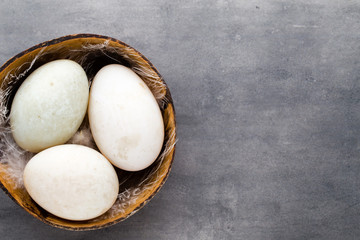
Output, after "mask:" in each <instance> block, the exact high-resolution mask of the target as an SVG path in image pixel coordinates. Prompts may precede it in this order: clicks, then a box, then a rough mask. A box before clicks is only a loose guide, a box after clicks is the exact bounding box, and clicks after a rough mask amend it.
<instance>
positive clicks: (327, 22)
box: [0, 0, 360, 240]
mask: <svg viewBox="0 0 360 240" xmlns="http://www.w3.org/2000/svg"><path fill="white" fill-rule="evenodd" d="M84 32H86V33H97V34H103V35H108V36H112V37H114V38H117V39H120V40H122V41H124V42H126V43H128V44H130V45H131V46H133V47H135V48H136V49H138V50H139V51H140V52H142V53H143V54H144V55H145V56H147V57H148V58H149V59H150V60H151V61H152V63H153V64H154V65H155V66H156V67H157V68H158V70H159V71H160V73H161V74H162V75H163V76H164V78H165V80H166V81H167V83H168V85H169V87H170V89H171V92H172V94H173V98H174V101H175V107H176V111H177V122H178V138H179V142H178V144H177V151H176V158H175V162H174V165H173V169H172V172H171V174H170V177H169V179H168V181H167V182H166V184H165V185H164V187H163V188H162V190H161V191H160V192H159V193H158V194H157V195H156V197H155V198H154V199H153V200H152V201H151V202H150V203H149V204H148V205H147V206H146V207H145V208H143V209H142V210H141V211H139V212H138V213H136V214H135V215H134V216H132V217H131V218H129V219H128V220H126V221H125V222H122V223H119V224H117V225H115V226H112V227H109V228H106V229H103V230H98V231H92V232H69V231H64V230H60V229H55V228H52V227H50V226H47V225H45V224H43V223H42V222H40V221H38V220H36V219H34V218H33V217H32V216H30V215H29V214H27V213H26V212H25V211H23V210H22V209H21V208H20V207H19V206H17V205H16V204H15V203H13V202H12V201H11V200H10V199H9V198H8V197H7V196H6V195H5V194H4V193H1V194H0V202H1V204H0V239H1V240H7V239H55V240H56V239H174V240H177V239H248V240H252V239H271V240H279V239H359V235H360V227H359V222H360V189H359V184H360V176H359V172H360V70H359V69H360V68H359V65H360V62H359V56H360V2H359V1H340V0H334V1H328V0H316V1H305V0H301V1H286V0H277V1H275V0H272V1H260V0H255V1H241V0H238V1H235V0H234V1H226V0H218V1H215V0H211V1H205V0H204V1H179V0H176V1H165V0H161V1H146V0H142V1H116V0H112V1H85V0H78V1H70V0H69V1H40V0H32V1H13V0H12V1H9V0H2V1H0V43H1V44H0V62H1V63H4V62H5V61H6V60H7V59H9V58H10V57H12V56H13V55H15V54H17V53H18V52H20V51H22V50H24V49H26V48H28V47H31V46H33V45H35V44H37V43H40V42H43V41H45V40H49V39H52V38H56V37H60V36H63V35H67V34H73V33H84Z"/></svg>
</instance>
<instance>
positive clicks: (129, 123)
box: [88, 64, 164, 171]
mask: <svg viewBox="0 0 360 240" xmlns="http://www.w3.org/2000/svg"><path fill="white" fill-rule="evenodd" d="M88 115H89V122H90V128H91V132H92V134H93V137H94V140H95V142H96V145H97V146H98V148H99V149H100V151H101V153H102V154H104V155H105V156H106V157H107V158H108V159H109V160H110V161H111V162H112V163H113V164H114V165H115V166H117V167H119V168H121V169H123V170H127V171H138V170H142V169H144V168H146V167H148V166H149V165H151V164H152V163H153V162H154V161H155V160H156V158H157V156H158V155H159V153H160V151H161V148H162V145H163V141H164V123H163V118H162V115H161V111H160V108H159V106H158V104H157V102H156V100H155V98H154V95H153V94H152V92H151V91H150V89H149V88H148V87H147V85H146V84H145V83H144V82H143V81H142V79H141V78H140V77H139V76H138V75H137V74H136V73H134V72H133V71H132V70H131V69H129V68H127V67H125V66H122V65H119V64H111V65H107V66H105V67H103V68H102V69H100V71H99V72H98V73H97V74H96V76H95V78H94V80H93V83H92V86H91V89H90V98H89V109H88Z"/></svg>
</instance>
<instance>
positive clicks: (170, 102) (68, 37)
mask: <svg viewBox="0 0 360 240" xmlns="http://www.w3.org/2000/svg"><path fill="white" fill-rule="evenodd" d="M86 38H98V39H103V40H109V41H112V42H117V43H119V44H121V45H124V46H125V47H128V48H130V49H132V50H133V51H135V52H136V53H137V54H138V55H139V56H140V57H141V58H142V59H144V61H145V62H146V63H148V64H149V66H150V67H151V68H152V70H153V71H155V73H156V74H157V75H158V76H159V78H160V80H161V81H162V82H163V83H164V85H165V87H166V98H167V100H168V101H166V102H165V103H164V107H163V108H164V109H166V108H167V107H168V105H171V107H172V111H173V116H174V137H175V143H174V148H173V154H172V156H171V159H170V163H169V167H168V170H167V172H166V174H165V176H164V178H163V179H162V181H161V182H160V184H159V185H158V186H157V187H156V188H155V190H154V192H153V193H152V194H151V195H150V196H149V197H148V198H146V199H145V200H144V201H143V202H142V203H141V204H140V205H139V206H137V207H136V208H135V209H134V210H133V211H131V212H130V213H128V214H127V215H126V216H124V217H121V218H118V219H115V220H114V221H112V222H108V223H106V224H100V225H94V226H91V227H69V226H64V225H61V224H57V223H53V222H51V221H48V220H47V219H46V218H41V217H39V216H38V215H36V214H34V213H33V212H30V211H29V210H28V209H26V208H24V207H23V206H22V205H21V204H20V203H19V202H18V201H17V200H16V199H15V198H14V197H13V196H12V195H11V194H10V192H9V191H8V189H7V188H6V187H5V186H4V185H3V183H2V181H0V188H1V189H2V190H3V191H4V192H5V194H6V195H8V196H9V197H10V198H11V199H12V200H13V201H14V202H15V203H16V204H17V205H19V206H20V207H21V208H23V209H24V210H25V211H26V212H27V213H29V214H30V215H32V216H34V217H35V218H36V219H38V220H40V221H42V222H44V223H46V224H48V225H50V226H53V227H57V228H60V229H65V230H72V231H87V230H97V229H101V228H106V227H110V226H112V225H114V224H116V223H119V222H122V221H124V220H125V219H127V218H128V217H130V216H132V215H133V214H135V213H136V212H137V211H139V210H140V209H141V208H143V207H144V206H145V205H146V204H147V203H148V202H149V201H150V200H151V199H152V198H153V197H154V196H155V195H156V194H157V193H158V192H159V191H160V189H161V188H162V186H163V185H164V183H165V182H166V180H167V178H168V176H169V174H170V171H171V168H172V165H173V161H174V157H175V150H176V139H177V138H176V137H177V128H176V112H175V107H174V104H173V99H172V96H171V93H170V89H169V88H168V86H167V84H166V82H165V81H164V79H163V77H162V76H161V74H160V73H159V71H158V70H157V69H156V68H155V66H154V65H153V64H152V63H151V62H150V61H149V60H148V59H147V58H146V57H145V56H144V55H143V54H141V53H140V52H139V51H138V50H136V49H135V48H133V47H131V46H130V45H128V44H126V43H124V42H122V41H120V40H118V39H115V38H112V37H108V36H105V35H99V34H92V33H79V34H71V35H65V36H62V37H58V38H54V39H52V40H48V41H45V42H42V43H39V44H36V45H34V46H32V47H30V48H28V49H26V50H24V51H22V52H20V53H18V54H16V55H15V56H14V57H12V58H10V59H9V60H7V61H6V62H5V63H4V64H3V65H2V66H1V67H0V73H1V72H3V71H4V70H5V69H6V67H8V66H9V65H10V64H11V63H13V62H14V61H15V60H16V59H18V58H20V57H22V56H24V55H26V54H27V53H30V52H32V51H34V50H36V49H38V48H42V47H47V46H51V45H54V44H57V43H61V42H64V41H67V40H73V39H86Z"/></svg>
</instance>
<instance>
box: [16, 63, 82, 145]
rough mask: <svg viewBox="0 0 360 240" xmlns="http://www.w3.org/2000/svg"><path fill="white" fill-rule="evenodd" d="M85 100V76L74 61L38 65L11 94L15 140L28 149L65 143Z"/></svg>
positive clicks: (73, 128)
mask: <svg viewBox="0 0 360 240" xmlns="http://www.w3.org/2000/svg"><path fill="white" fill-rule="evenodd" d="M88 99H89V83H88V79H87V76H86V73H85V71H84V70H83V68H82V67H81V66H80V65H79V64H78V63H76V62H74V61H71V60H65V59H61V60H56V61H52V62H49V63H46V64H44V65H42V66H41V67H39V68H38V69H36V70H35V71H34V72H33V73H31V74H30V75H29V76H28V77H27V78H26V79H25V81H24V82H23V83H22V84H21V86H20V88H19V89H18V91H17V92H16V94H15V97H14V100H13V103H12V106H11V113H10V124H11V129H12V134H13V137H14V139H15V141H16V143H17V144H18V145H19V146H20V147H22V148H23V149H25V150H28V151H31V152H39V151H41V150H43V149H45V148H48V147H51V146H55V145H59V144H63V143H65V142H66V141H68V140H69V139H70V138H71V136H72V135H74V133H75V132H76V130H77V129H78V128H79V126H80V125H81V122H82V121H83V118H84V116H85V113H86V109H87V104H88Z"/></svg>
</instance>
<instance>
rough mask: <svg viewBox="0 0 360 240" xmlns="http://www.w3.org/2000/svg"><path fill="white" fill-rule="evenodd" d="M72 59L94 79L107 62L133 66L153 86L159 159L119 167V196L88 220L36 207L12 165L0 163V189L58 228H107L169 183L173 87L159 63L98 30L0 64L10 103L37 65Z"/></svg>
mask: <svg viewBox="0 0 360 240" xmlns="http://www.w3.org/2000/svg"><path fill="white" fill-rule="evenodd" d="M64 58H67V59H72V60H74V61H77V62H78V63H79V64H81V65H82V66H83V67H84V69H85V71H86V72H87V74H88V76H89V78H92V77H93V76H94V74H95V73H96V72H97V71H98V70H99V69H100V68H101V67H103V66H105V65H107V64H111V63H121V64H123V65H125V66H128V67H131V68H132V69H133V70H135V72H137V73H138V74H139V75H141V74H142V73H144V74H143V76H140V77H141V78H142V79H143V80H144V82H145V83H146V84H147V85H148V86H149V88H150V89H151V91H152V92H153V93H154V95H155V96H156V98H157V100H158V103H159V105H160V108H161V111H162V115H163V119H164V125H165V140H164V144H163V149H162V152H161V153H160V155H159V157H158V159H157V160H156V161H155V162H154V163H153V164H152V165H151V166H150V167H148V168H146V169H144V170H142V171H138V172H126V171H122V170H120V169H117V173H118V176H119V181H120V183H121V185H120V189H119V198H118V199H117V201H116V203H115V205H114V206H113V208H112V209H110V210H109V211H108V212H107V213H105V214H103V215H102V216H100V217H97V218H95V219H92V220H87V221H69V220H65V219H62V218H59V217H56V216H54V215H52V214H51V213H49V212H47V211H45V210H44V209H42V208H41V207H40V206H39V205H37V204H36V203H35V202H34V201H33V200H32V199H31V198H30V196H29V194H28V193H27V192H26V190H25V189H24V187H19V186H17V184H16V183H15V181H14V180H12V179H11V177H10V176H9V175H8V173H7V172H8V171H7V170H8V168H9V166H8V164H7V163H6V161H1V157H2V155H1V154H0V187H1V188H2V189H3V190H4V191H5V193H6V194H7V195H8V196H9V197H10V198H11V199H13V200H14V201H15V202H16V203H17V204H19V205H20V206H21V207H22V208H24V209H25V210H26V211H27V212H28V213H30V214H31V215H32V216H34V217H36V218H37V219H39V220H41V221H43V222H45V223H47V224H49V225H51V226H54V227H58V228H64V229H68V230H91V229H99V228H103V227H107V226H110V225H113V224H115V223H118V222H120V221H123V220H125V219H126V218H128V217H129V216H131V215H132V214H134V213H135V212H136V211H138V210H139V209H140V208H142V207H143V206H144V205H145V204H146V203H147V202H148V201H149V200H150V199H152V198H153V197H154V195H155V194H156V193H157V192H158V191H159V189H160V188H161V186H162V185H163V184H164V182H165V181H166V179H167V177H168V174H169V172H170V168H171V165H172V162H173V158H174V151H175V148H174V146H175V140H176V125H175V111H174V106H173V101H172V98H171V95H170V91H169V89H168V87H167V86H166V84H165V82H164V80H163V79H162V77H161V75H160V74H159V73H158V71H157V70H156V69H155V67H154V66H153V65H152V64H151V63H150V61H149V60H147V59H146V58H145V57H144V56H143V55H142V54H141V53H140V52H138V51H137V50H135V49H134V48H132V47H130V46H129V45H127V44H125V43H123V42H121V41H119V40H116V39H114V38H110V37H106V36H99V35H93V34H77V35H70V36H64V37H61V38H57V39H54V40H51V41H47V42H44V43H41V44H38V45H36V46H34V47H31V48H30V49H28V50H25V51H23V52H21V53H19V54H18V55H16V56H15V57H13V58H11V59H10V60H8V61H7V62H6V63H5V64H4V65H3V66H2V67H1V68H0V86H1V88H2V89H6V88H10V89H12V91H11V94H10V97H9V98H8V99H7V101H6V104H7V106H8V108H9V107H10V106H11V102H12V98H13V96H14V94H15V92H16V90H17V88H18V87H19V86H20V84H21V83H22V82H23V81H24V79H25V78H26V77H27V76H28V75H29V74H30V73H31V72H32V71H34V70H35V69H36V68H37V67H39V66H41V65H43V64H44V63H46V62H49V61H52V60H56V59H64Z"/></svg>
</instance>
